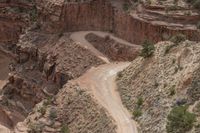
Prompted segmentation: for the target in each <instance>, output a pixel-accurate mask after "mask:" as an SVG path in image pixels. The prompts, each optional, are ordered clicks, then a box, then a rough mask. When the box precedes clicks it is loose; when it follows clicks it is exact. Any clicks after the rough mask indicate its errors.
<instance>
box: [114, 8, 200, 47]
mask: <svg viewBox="0 0 200 133" xmlns="http://www.w3.org/2000/svg"><path fill="white" fill-rule="evenodd" d="M113 32H114V34H115V35H116V36H119V37H120V38H123V39H125V40H128V41H130V42H132V43H135V44H140V43H142V42H143V41H144V40H150V41H152V42H154V43H156V42H159V41H162V40H164V35H167V36H169V37H170V36H173V35H176V34H180V33H182V34H184V35H186V36H187V37H188V39H190V40H193V41H199V40H200V32H199V31H197V30H192V29H181V28H176V27H167V26H164V25H153V24H151V23H149V22H146V21H144V20H141V19H140V18H136V17H134V16H131V15H129V14H127V13H124V12H120V11H116V12H115V16H114V27H113Z"/></svg>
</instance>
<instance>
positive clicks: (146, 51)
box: [140, 40, 155, 58]
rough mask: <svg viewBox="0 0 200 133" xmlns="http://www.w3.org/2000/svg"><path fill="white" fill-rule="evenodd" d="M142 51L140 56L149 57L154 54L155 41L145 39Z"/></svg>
mask: <svg viewBox="0 0 200 133" xmlns="http://www.w3.org/2000/svg"><path fill="white" fill-rule="evenodd" d="M142 47H143V49H142V52H141V54H140V56H142V57H144V58H147V57H150V56H152V55H153V53H154V51H155V47H154V45H153V43H151V42H150V41H148V40H145V41H144V42H143V44H142Z"/></svg>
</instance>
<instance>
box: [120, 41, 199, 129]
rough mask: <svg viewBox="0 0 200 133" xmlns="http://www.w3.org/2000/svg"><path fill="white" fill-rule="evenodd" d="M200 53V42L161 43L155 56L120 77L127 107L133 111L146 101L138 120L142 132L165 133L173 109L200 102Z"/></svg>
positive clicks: (123, 72) (142, 60)
mask: <svg viewBox="0 0 200 133" xmlns="http://www.w3.org/2000/svg"><path fill="white" fill-rule="evenodd" d="M199 52H200V47H199V43H194V42H189V41H186V42H184V43H181V44H173V43H171V42H162V43H158V44H156V51H155V53H154V56H153V57H150V58H147V59H144V58H142V57H138V58H137V59H135V60H134V61H133V62H132V64H131V65H130V66H129V67H128V68H127V69H125V70H124V71H122V72H120V73H119V74H118V78H117V84H118V90H119V92H120V95H121V98H122V101H123V103H124V105H125V106H126V107H127V108H128V109H129V110H130V111H131V112H134V111H135V109H136V108H137V107H138V106H139V105H138V104H139V103H138V102H137V101H138V99H143V100H142V101H144V102H143V103H142V105H140V106H141V112H142V116H141V117H139V118H136V119H137V120H138V122H139V123H140V125H141V128H140V129H141V132H144V133H146V132H148V133H165V132H166V122H167V115H168V114H169V111H170V110H171V108H172V107H173V106H176V105H180V104H190V105H192V104H193V103H194V102H195V101H198V100H199V93H200V92H199V89H197V88H198V87H197V84H199V80H198V79H199V78H197V77H198V75H199V74H198V72H199V67H200V64H199V61H198V60H199V59H200V56H199ZM194 90H195V91H194ZM191 132H192V131H191Z"/></svg>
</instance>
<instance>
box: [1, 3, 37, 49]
mask: <svg viewBox="0 0 200 133" xmlns="http://www.w3.org/2000/svg"><path fill="white" fill-rule="evenodd" d="M33 8H34V6H33V2H32V3H31V1H29V2H27V1H23V0H21V1H20V0H9V1H8V0H2V1H1V2H0V29H1V30H0V43H1V45H2V44H4V45H5V47H13V44H16V43H17V42H18V39H19V36H20V34H22V32H23V31H24V30H25V28H27V27H28V26H29V24H30V21H31V17H33V16H32V15H33V14H34V11H33Z"/></svg>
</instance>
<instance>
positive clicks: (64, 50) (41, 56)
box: [0, 31, 103, 126]
mask: <svg viewBox="0 0 200 133" xmlns="http://www.w3.org/2000/svg"><path fill="white" fill-rule="evenodd" d="M15 51H16V56H17V57H16V58H17V63H16V64H13V65H12V69H11V73H10V74H9V82H8V83H7V84H6V85H5V86H4V87H3V89H2V91H1V93H2V99H1V102H0V103H1V104H0V105H2V106H3V108H7V107H6V106H7V105H8V104H9V105H10V106H9V107H8V108H7V110H8V111H9V110H14V111H11V112H13V113H14V112H18V113H19V114H21V115H22V116H24V117H25V116H27V115H28V113H29V112H31V111H32V108H33V107H34V106H35V104H37V103H39V102H40V101H41V100H43V99H44V98H47V97H50V96H54V95H55V94H57V93H58V91H59V89H60V88H61V87H62V86H63V85H64V84H65V83H67V82H68V80H71V79H74V78H77V77H79V76H80V75H82V74H83V73H84V72H86V71H87V70H88V69H90V68H91V67H92V66H96V65H100V64H103V61H101V60H100V59H98V58H97V57H95V56H94V55H92V54H91V53H90V52H89V51H88V50H86V49H84V48H82V47H81V46H79V45H78V44H76V43H75V42H73V41H72V40H70V39H69V34H66V35H64V34H63V35H60V34H51V35H49V34H42V33H38V32H31V31H29V32H27V33H26V34H25V35H23V36H21V38H20V40H19V43H18V44H17V48H16V50H15ZM5 103H6V104H5ZM11 114H12V113H11ZM22 120H23V119H22ZM22 120H21V121H22ZM15 124H16V123H15ZM15 124H13V126H15Z"/></svg>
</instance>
